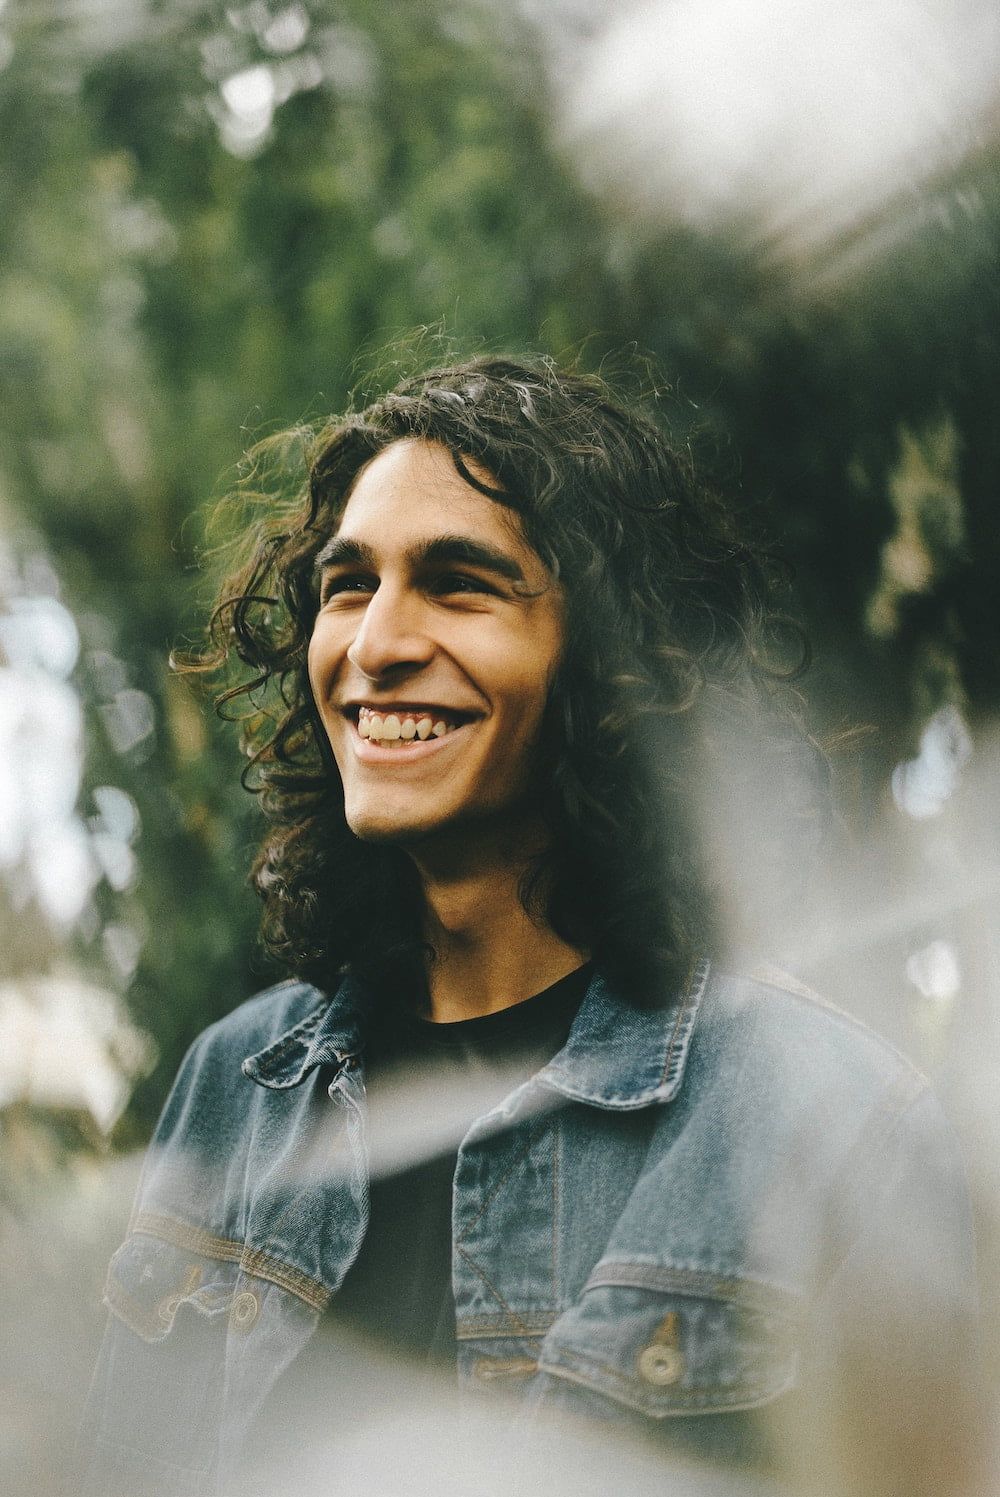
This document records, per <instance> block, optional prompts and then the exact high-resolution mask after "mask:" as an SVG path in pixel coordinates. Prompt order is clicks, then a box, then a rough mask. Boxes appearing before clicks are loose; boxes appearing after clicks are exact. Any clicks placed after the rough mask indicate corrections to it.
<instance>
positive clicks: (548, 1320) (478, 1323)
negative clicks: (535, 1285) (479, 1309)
mask: <svg viewBox="0 0 1000 1497" xmlns="http://www.w3.org/2000/svg"><path fill="white" fill-rule="evenodd" d="M557 1319H558V1316H557V1315H555V1314H550V1313H548V1312H547V1311H535V1312H531V1311H526V1312H525V1314H524V1315H523V1316H522V1317H520V1320H521V1324H520V1327H517V1326H514V1325H512V1324H511V1323H510V1321H509V1320H508V1319H507V1318H506V1317H501V1316H498V1315H480V1316H472V1317H471V1318H469V1319H465V1320H460V1321H458V1322H457V1323H456V1327H455V1338H456V1340H458V1341H509V1340H510V1339H511V1337H518V1338H520V1337H525V1336H527V1337H538V1336H545V1335H547V1333H548V1331H549V1329H550V1327H551V1326H553V1325H554V1324H555V1322H556V1320H557Z"/></svg>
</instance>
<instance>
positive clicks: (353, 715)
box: [340, 698, 482, 726]
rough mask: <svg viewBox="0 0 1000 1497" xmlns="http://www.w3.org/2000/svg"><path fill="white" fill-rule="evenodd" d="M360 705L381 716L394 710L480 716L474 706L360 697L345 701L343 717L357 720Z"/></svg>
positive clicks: (408, 714)
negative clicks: (365, 699)
mask: <svg viewBox="0 0 1000 1497" xmlns="http://www.w3.org/2000/svg"><path fill="white" fill-rule="evenodd" d="M362 707H365V708H367V710H368V711H369V712H377V713H379V715H380V716H382V717H385V716H387V715H388V714H389V713H391V712H394V713H395V714H396V715H397V717H435V716H437V717H446V718H454V717H460V718H463V719H465V720H467V721H470V722H471V721H472V720H473V719H474V718H476V717H481V716H482V713H481V711H478V710H477V709H475V708H472V707H447V706H445V705H444V704H443V703H442V702H372V701H362V700H361V699H360V698H359V699H358V700H357V701H353V702H345V703H344V705H343V707H341V709H340V710H341V712H342V713H343V715H344V717H346V718H348V719H349V720H350V721H353V722H357V720H358V714H359V713H360V711H361V709H362ZM462 726H464V722H463V724H462Z"/></svg>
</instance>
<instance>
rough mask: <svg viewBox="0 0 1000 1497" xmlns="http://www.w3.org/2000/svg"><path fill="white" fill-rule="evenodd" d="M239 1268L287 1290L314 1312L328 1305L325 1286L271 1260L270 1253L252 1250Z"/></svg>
mask: <svg viewBox="0 0 1000 1497" xmlns="http://www.w3.org/2000/svg"><path fill="white" fill-rule="evenodd" d="M240 1268H241V1269H242V1270H243V1272H244V1273H248V1274H251V1275H252V1276H253V1277H254V1278H255V1279H264V1280H266V1281H267V1282H268V1283H271V1284H277V1285H278V1287H279V1289H287V1290H288V1291H289V1292H290V1293H291V1294H294V1295H295V1296H296V1298H298V1299H301V1300H304V1301H305V1303H306V1304H307V1305H310V1306H311V1307H312V1309H314V1310H323V1309H325V1308H326V1306H327V1304H329V1301H330V1291H329V1289H327V1287H326V1285H325V1284H319V1283H317V1282H316V1280H315V1279H311V1278H310V1277H309V1275H308V1274H304V1273H302V1272H300V1270H299V1269H297V1268H292V1267H291V1266H290V1265H289V1264H287V1263H282V1262H281V1261H280V1260H279V1259H278V1258H272V1257H271V1255H270V1253H262V1252H261V1251H260V1250H259V1249H254V1250H253V1251H252V1252H248V1253H246V1254H245V1255H244V1256H243V1257H242V1258H241V1259H240Z"/></svg>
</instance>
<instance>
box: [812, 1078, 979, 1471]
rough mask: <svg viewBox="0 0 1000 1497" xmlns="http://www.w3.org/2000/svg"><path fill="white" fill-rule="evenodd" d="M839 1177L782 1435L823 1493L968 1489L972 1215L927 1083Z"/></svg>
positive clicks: (973, 1368) (975, 1324)
mask: <svg viewBox="0 0 1000 1497" xmlns="http://www.w3.org/2000/svg"><path fill="white" fill-rule="evenodd" d="M843 1185H844V1188H843V1190H842V1191H841V1192H838V1206H837V1209H836V1210H835V1211H833V1212H832V1218H833V1219H832V1220H831V1221H830V1222H829V1223H828V1227H827V1233H826V1241H827V1244H828V1248H829V1256H828V1260H827V1274H826V1277H825V1283H824V1284H823V1285H822V1288H821V1291H820V1294H819V1296H818V1299H817V1304H816V1313H815V1316H814V1317H813V1319H812V1322H811V1328H810V1333H809V1344H808V1346H807V1348H806V1356H805V1357H804V1362H803V1378H802V1398H803V1400H804V1409H803V1408H800V1407H797V1409H796V1414H795V1418H796V1420H798V1421H799V1423H798V1427H797V1428H789V1429H788V1430H787V1431H785V1436H786V1438H787V1439H788V1440H789V1442H790V1443H791V1444H792V1445H793V1446H794V1445H796V1444H798V1445H799V1446H801V1444H802V1442H803V1440H804V1441H806V1442H808V1444H809V1445H810V1447H811V1449H810V1450H809V1451H808V1452H807V1453H808V1455H809V1460H810V1465H811V1466H814V1467H815V1466H816V1465H817V1464H819V1467H820V1469H822V1465H823V1464H825V1466H826V1468H827V1470H828V1473H829V1478H830V1485H831V1486H832V1487H833V1488H834V1489H837V1488H838V1487H839V1486H840V1485H842V1484H844V1482H845V1480H848V1484H849V1489H850V1490H851V1491H855V1490H857V1491H858V1492H859V1493H868V1492H871V1493H872V1494H874V1493H880V1494H884V1493H886V1492H887V1491H889V1490H891V1491H897V1490H898V1491H900V1492H903V1491H905V1492H906V1493H907V1497H923V1494H925V1493H926V1494H927V1497H931V1494H934V1497H942V1494H947V1493H952V1492H956V1493H957V1492H959V1491H961V1492H967V1491H969V1490H972V1489H973V1487H974V1485H975V1476H976V1473H977V1471H978V1469H979V1463H980V1460H981V1458H982V1455H983V1445H984V1431H985V1427H986V1426H985V1420H984V1417H983V1405H984V1397H983V1378H982V1357H981V1345H980V1327H979V1305H978V1292H977V1275H976V1260H975V1248H974V1236H973V1223H972V1212H971V1207H970V1199H969V1192H968V1188H967V1184H966V1177H965V1172H964V1168H963V1163H962V1159H961V1155H960V1150H959V1147H958V1143H957V1140H956V1138H955V1135H954V1133H953V1132H952V1130H951V1128H950V1126H949V1125H948V1123H947V1121H946V1119H945V1118H944V1116H943V1113H942V1111H941V1108H940V1106H939V1104H938V1102H937V1100H936V1098H935V1096H934V1094H933V1092H932V1091H931V1090H930V1088H929V1087H926V1086H925V1087H924V1088H923V1089H922V1090H921V1091H920V1092H919V1093H918V1094H917V1096H916V1097H915V1098H914V1099H913V1100H912V1101H911V1102H910V1103H909V1105H908V1106H907V1107H906V1108H905V1109H903V1110H902V1111H901V1112H900V1113H899V1114H898V1115H897V1116H895V1117H894V1118H892V1119H891V1120H890V1121H888V1122H887V1123H886V1124H885V1125H884V1126H883V1127H882V1128H881V1129H880V1130H879V1131H878V1134H877V1136H876V1138H875V1139H874V1141H872V1140H869V1146H868V1147H867V1149H866V1151H865V1152H864V1154H863V1155H861V1154H860V1153H859V1152H856V1153H855V1155H854V1156H853V1157H852V1159H851V1161H850V1164H849V1168H848V1170H847V1171H846V1177H845V1180H844V1182H843ZM803 1415H804V1417H803ZM799 1453H800V1454H802V1453H803V1452H802V1451H801V1450H800V1452H799ZM894 1482H895V1483H896V1484H893V1483H894Z"/></svg>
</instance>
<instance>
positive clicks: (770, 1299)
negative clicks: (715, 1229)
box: [584, 1263, 802, 1320]
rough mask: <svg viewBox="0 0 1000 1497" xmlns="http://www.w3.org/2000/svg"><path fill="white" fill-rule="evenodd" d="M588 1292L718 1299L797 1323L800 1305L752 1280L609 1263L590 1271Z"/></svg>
mask: <svg viewBox="0 0 1000 1497" xmlns="http://www.w3.org/2000/svg"><path fill="white" fill-rule="evenodd" d="M589 1289H653V1290H661V1291H663V1292H665V1293H670V1292H673V1293H675V1294H687V1295H690V1296H692V1297H704V1298H706V1299H722V1300H725V1301H727V1302H728V1303H732V1304H740V1305H746V1306H748V1307H749V1308H751V1309H757V1310H759V1309H763V1310H767V1311H774V1312H775V1313H780V1314H782V1315H786V1316H789V1317H790V1318H792V1319H796V1320H797V1319H800V1318H801V1315H802V1307H801V1304H800V1302H799V1301H798V1300H797V1299H796V1298H795V1296H793V1295H792V1294H790V1293H789V1292H788V1291H787V1290H783V1289H778V1288H776V1287H775V1286H774V1285H771V1284H762V1283H760V1282H759V1281H758V1280H756V1279H738V1278H734V1277H732V1276H725V1275H719V1274H714V1273H711V1272H710V1271H708V1270H705V1269H698V1268H661V1267H659V1266H656V1265H652V1264H651V1265H643V1264H628V1263H609V1264H606V1265H604V1266H603V1267H601V1266H600V1265H599V1266H598V1267H597V1268H595V1269H594V1272H593V1273H592V1274H591V1276H590V1278H589V1279H588V1280H587V1282H586V1284H585V1285H584V1293H586V1292H587V1290H589Z"/></svg>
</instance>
